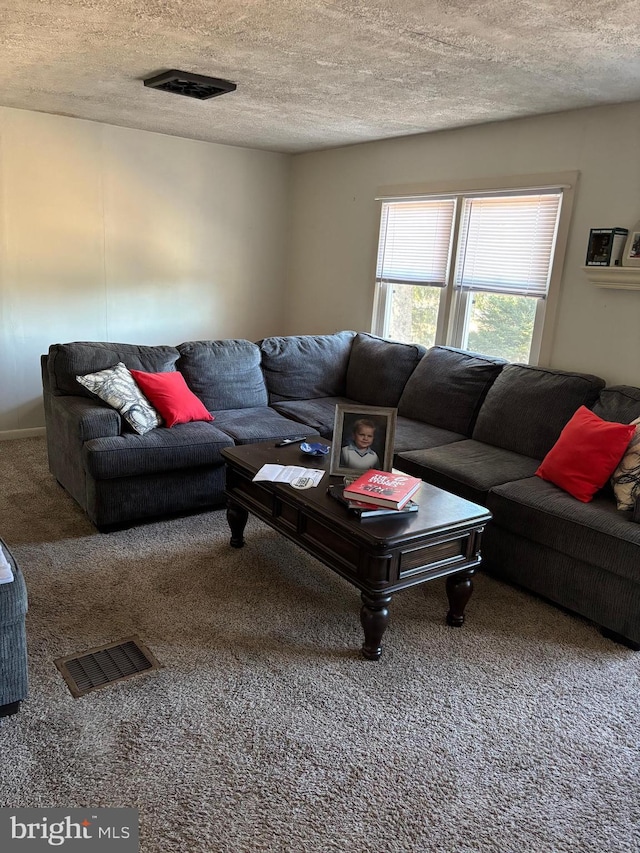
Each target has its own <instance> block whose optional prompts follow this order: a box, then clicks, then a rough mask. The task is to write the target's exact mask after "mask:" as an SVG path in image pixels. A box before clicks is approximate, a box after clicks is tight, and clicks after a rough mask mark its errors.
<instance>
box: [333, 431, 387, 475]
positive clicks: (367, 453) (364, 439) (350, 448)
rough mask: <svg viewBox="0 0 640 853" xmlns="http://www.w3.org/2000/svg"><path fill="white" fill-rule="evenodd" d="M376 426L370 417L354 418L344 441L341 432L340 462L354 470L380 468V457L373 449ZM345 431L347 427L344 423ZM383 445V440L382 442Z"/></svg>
mask: <svg viewBox="0 0 640 853" xmlns="http://www.w3.org/2000/svg"><path fill="white" fill-rule="evenodd" d="M376 431H377V427H376V424H375V423H374V421H373V419H372V418H356V420H355V421H354V422H353V425H352V427H351V429H350V435H349V438H348V439H347V441H346V443H345V442H344V438H345V435H344V434H343V439H342V441H343V443H342V449H341V451H340V464H341V465H342V466H343V467H344V468H351V469H352V470H354V471H368V470H369V469H370V468H380V457H379V456H378V454H377V453H376V451H375V450H374V442H375V440H376ZM345 433H347V434H349V427H348V425H345ZM382 445H383V447H384V440H383V442H382Z"/></svg>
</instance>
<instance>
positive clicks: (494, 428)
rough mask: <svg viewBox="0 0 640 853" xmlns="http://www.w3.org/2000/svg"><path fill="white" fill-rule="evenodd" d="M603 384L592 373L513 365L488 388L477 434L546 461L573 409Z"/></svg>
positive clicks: (588, 400)
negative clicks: (545, 458)
mask: <svg viewBox="0 0 640 853" xmlns="http://www.w3.org/2000/svg"><path fill="white" fill-rule="evenodd" d="M603 387H604V380H603V379H600V378H599V377H598V376H592V375H591V374H583V373H569V372H567V371H564V370H552V369H551V368H545V367H534V366H533V365H528V364H507V365H505V367H503V368H502V371H501V372H500V375H499V376H498V377H497V378H496V380H495V382H494V383H493V385H492V386H491V388H489V390H488V392H487V396H486V398H485V401H484V403H483V404H482V407H481V409H480V412H479V414H478V419H477V420H476V425H475V428H474V430H473V436H472V437H473V438H474V439H476V441H483V442H485V443H487V444H495V445H496V447H502V448H504V449H505V450H513V451H514V453H522V454H523V455H524V456H533V457H535V458H537V459H544V457H545V456H546V455H547V453H548V452H549V451H550V450H551V448H552V447H553V445H554V444H555V443H556V441H557V440H558V437H559V435H560V433H561V432H562V428H563V427H564V425H565V424H566V423H567V422H568V420H569V418H570V417H571V416H572V415H573V413H574V412H575V411H577V409H578V408H579V407H580V406H587V408H589V407H590V406H591V405H592V404H593V403H594V402H595V400H596V399H597V397H598V393H599V392H600V389H601V388H603Z"/></svg>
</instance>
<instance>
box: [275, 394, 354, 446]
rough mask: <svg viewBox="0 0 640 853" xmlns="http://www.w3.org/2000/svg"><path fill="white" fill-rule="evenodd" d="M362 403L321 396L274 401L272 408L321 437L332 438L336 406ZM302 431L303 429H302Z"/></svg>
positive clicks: (342, 398)
mask: <svg viewBox="0 0 640 853" xmlns="http://www.w3.org/2000/svg"><path fill="white" fill-rule="evenodd" d="M338 404H344V405H347V406H348V405H357V406H360V405H362V404H361V403H354V401H353V400H348V399H347V398H346V397H321V398H319V399H316V400H290V401H283V402H280V403H274V404H273V408H274V409H275V410H276V411H277V412H280V414H281V415H283V416H284V417H285V418H291V419H292V420H294V421H298V422H299V423H301V424H303V426H307V427H309V428H310V429H313V430H316V431H317V432H318V433H320V435H321V436H322V437H323V438H329V439H330V438H332V436H333V427H334V425H335V421H336V406H337V405H338ZM303 432H304V429H303Z"/></svg>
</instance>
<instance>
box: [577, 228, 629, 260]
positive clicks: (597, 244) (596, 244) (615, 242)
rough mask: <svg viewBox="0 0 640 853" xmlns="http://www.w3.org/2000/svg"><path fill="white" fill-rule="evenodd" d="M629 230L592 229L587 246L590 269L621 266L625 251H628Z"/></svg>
mask: <svg viewBox="0 0 640 853" xmlns="http://www.w3.org/2000/svg"><path fill="white" fill-rule="evenodd" d="M628 234H629V230H628V229H627V228H592V229H591V230H590V231H589V245H588V246H587V260H586V262H585V265H586V266H588V267H614V266H620V264H621V262H622V255H623V251H626V241H627V236H628Z"/></svg>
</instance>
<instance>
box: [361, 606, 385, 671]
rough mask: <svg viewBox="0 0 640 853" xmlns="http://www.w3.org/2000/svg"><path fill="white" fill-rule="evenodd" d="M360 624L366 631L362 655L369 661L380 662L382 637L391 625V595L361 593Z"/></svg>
mask: <svg viewBox="0 0 640 853" xmlns="http://www.w3.org/2000/svg"><path fill="white" fill-rule="evenodd" d="M360 597H361V598H362V607H361V609H360V623H361V625H362V627H363V629H364V643H363V644H362V654H363V656H364V657H365V658H367V660H378V658H379V657H380V655H381V654H382V646H381V641H382V635H383V634H384V632H385V630H386V628H387V625H388V624H389V604H390V603H391V596H390V595H367V594H366V593H364V592H363V593H361V596H360Z"/></svg>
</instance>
